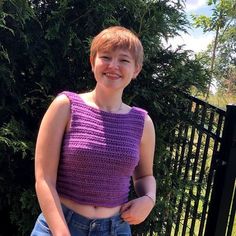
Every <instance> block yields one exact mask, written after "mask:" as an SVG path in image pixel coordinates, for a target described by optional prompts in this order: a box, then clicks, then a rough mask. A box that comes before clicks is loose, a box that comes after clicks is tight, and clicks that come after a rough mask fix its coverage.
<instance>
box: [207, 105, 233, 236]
mask: <svg viewBox="0 0 236 236" xmlns="http://www.w3.org/2000/svg"><path fill="white" fill-rule="evenodd" d="M235 177H236V105H227V110H226V118H225V125H224V130H223V134H222V144H221V147H220V151H219V157H218V159H217V160H216V172H215V178H214V183H213V189H212V196H211V201H210V205H209V211H208V218H207V223H206V228H205V234H204V235H205V236H209V235H211V236H225V233H226V229H227V224H228V217H229V212H230V205H231V202H232V195H233V190H234V184H235Z"/></svg>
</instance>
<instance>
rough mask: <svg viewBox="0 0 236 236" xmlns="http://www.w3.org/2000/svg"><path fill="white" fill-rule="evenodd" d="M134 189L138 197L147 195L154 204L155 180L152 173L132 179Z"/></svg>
mask: <svg viewBox="0 0 236 236" xmlns="http://www.w3.org/2000/svg"><path fill="white" fill-rule="evenodd" d="M134 189H135V192H136V193H137V195H138V196H139V197H142V196H145V195H147V196H148V197H149V198H151V199H152V200H153V202H154V204H155V202H156V180H155V178H154V176H153V175H150V176H144V177H142V178H139V179H137V180H135V181H134Z"/></svg>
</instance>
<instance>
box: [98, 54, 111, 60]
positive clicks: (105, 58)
mask: <svg viewBox="0 0 236 236" xmlns="http://www.w3.org/2000/svg"><path fill="white" fill-rule="evenodd" d="M100 58H101V59H103V60H105V61H108V60H110V57H109V56H106V55H103V56H100Z"/></svg>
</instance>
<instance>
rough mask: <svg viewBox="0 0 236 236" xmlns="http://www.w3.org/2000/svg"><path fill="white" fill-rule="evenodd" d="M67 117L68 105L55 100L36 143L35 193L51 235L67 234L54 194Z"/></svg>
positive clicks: (64, 97) (66, 99)
mask: <svg viewBox="0 0 236 236" xmlns="http://www.w3.org/2000/svg"><path fill="white" fill-rule="evenodd" d="M69 118H70V103H69V100H68V98H67V97H66V96H65V95H62V96H59V97H57V98H56V99H55V100H54V101H53V102H52V104H51V105H50V107H49V108H48V110H47V112H46V113H45V115H44V117H43V120H42V123H41V126H40V129H39V133H38V138H37V143H36V151H35V178H36V184H35V187H36V193H37V197H38V201H39V204H40V207H41V209H42V212H43V214H44V216H45V218H46V220H47V223H48V225H49V228H50V230H51V232H52V234H53V235H56V236H59V235H67V236H68V235H70V233H69V230H68V227H67V224H66V221H65V218H64V215H63V212H62V208H61V204H60V200H59V196H58V193H57V191H56V179H57V168H58V163H59V157H60V150H61V143H62V138H63V134H64V132H65V129H66V127H67V124H68V121H69Z"/></svg>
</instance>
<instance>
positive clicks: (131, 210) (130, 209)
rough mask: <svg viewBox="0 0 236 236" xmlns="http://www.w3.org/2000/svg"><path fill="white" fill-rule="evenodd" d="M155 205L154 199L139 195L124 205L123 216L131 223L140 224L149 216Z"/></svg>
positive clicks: (122, 208) (121, 211)
mask: <svg viewBox="0 0 236 236" xmlns="http://www.w3.org/2000/svg"><path fill="white" fill-rule="evenodd" d="M153 207H154V204H153V201H152V200H151V199H150V198H149V197H147V196H143V197H139V198H137V199H134V200H132V201H129V202H127V203H125V204H123V205H122V207H121V210H120V213H121V218H122V219H123V220H124V221H126V222H128V223H129V224H130V225H137V224H140V223H141V222H143V221H144V220H145V219H146V218H147V216H148V215H149V213H150V212H151V210H152V208H153Z"/></svg>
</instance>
